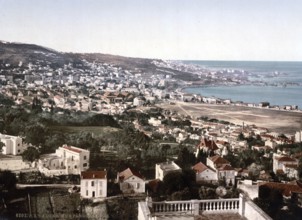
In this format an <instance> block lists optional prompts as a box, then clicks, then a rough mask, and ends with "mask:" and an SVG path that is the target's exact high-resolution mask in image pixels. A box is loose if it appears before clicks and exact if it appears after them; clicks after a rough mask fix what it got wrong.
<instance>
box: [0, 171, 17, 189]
mask: <svg viewBox="0 0 302 220" xmlns="http://www.w3.org/2000/svg"><path fill="white" fill-rule="evenodd" d="M16 183H17V178H16V175H15V174H14V173H12V172H11V171H9V170H4V171H0V186H2V187H3V189H5V190H12V189H14V188H15V186H16Z"/></svg>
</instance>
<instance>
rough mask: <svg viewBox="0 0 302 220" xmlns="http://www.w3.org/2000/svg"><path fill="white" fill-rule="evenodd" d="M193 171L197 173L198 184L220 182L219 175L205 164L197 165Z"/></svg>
mask: <svg viewBox="0 0 302 220" xmlns="http://www.w3.org/2000/svg"><path fill="white" fill-rule="evenodd" d="M192 169H193V170H194V171H195V174H196V182H199V181H207V182H208V181H209V182H212V181H218V178H217V173H216V171H215V170H213V169H212V168H210V167H208V166H206V165H205V164H203V163H201V162H199V163H197V164H195V165H194V166H193V167H192Z"/></svg>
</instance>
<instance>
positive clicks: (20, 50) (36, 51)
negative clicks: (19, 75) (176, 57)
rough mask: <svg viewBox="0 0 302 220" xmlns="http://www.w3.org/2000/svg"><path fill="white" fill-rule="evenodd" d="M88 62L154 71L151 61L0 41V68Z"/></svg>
mask: <svg viewBox="0 0 302 220" xmlns="http://www.w3.org/2000/svg"><path fill="white" fill-rule="evenodd" d="M84 59H85V60H87V61H89V62H100V63H108V64H112V65H116V66H121V67H123V68H126V69H155V68H156V66H155V65H154V64H152V61H153V60H152V59H142V58H129V57H122V56H115V55H108V54H101V53H62V52H58V51H55V50H52V49H49V48H46V47H42V46H38V45H35V44H24V43H10V42H4V41H0V67H1V65H2V66H3V65H6V64H10V66H11V67H17V66H20V65H21V63H22V65H24V66H27V65H28V64H29V63H33V64H36V63H39V64H40V65H41V66H46V65H49V66H50V67H53V68H59V67H63V66H64V64H70V63H71V64H72V65H73V66H74V67H80V66H82V65H83V60H84Z"/></svg>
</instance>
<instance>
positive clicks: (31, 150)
mask: <svg viewBox="0 0 302 220" xmlns="http://www.w3.org/2000/svg"><path fill="white" fill-rule="evenodd" d="M39 156H40V153H39V151H38V150H37V149H36V148H35V147H28V148H27V149H26V150H25V151H24V152H23V153H22V160H25V161H30V162H33V161H35V160H36V159H38V158H39Z"/></svg>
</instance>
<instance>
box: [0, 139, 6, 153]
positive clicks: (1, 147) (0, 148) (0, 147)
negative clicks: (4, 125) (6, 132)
mask: <svg viewBox="0 0 302 220" xmlns="http://www.w3.org/2000/svg"><path fill="white" fill-rule="evenodd" d="M4 146H5V144H4V143H3V142H1V141H0V153H1V152H2V150H3V147H4Z"/></svg>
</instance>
